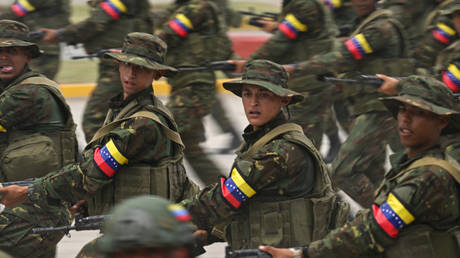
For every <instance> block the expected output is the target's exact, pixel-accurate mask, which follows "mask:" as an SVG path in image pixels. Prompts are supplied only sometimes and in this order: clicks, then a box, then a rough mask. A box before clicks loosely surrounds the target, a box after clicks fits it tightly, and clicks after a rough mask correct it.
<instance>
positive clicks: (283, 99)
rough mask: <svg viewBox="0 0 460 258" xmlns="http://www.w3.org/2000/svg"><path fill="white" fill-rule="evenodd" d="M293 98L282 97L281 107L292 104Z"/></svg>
mask: <svg viewBox="0 0 460 258" xmlns="http://www.w3.org/2000/svg"><path fill="white" fill-rule="evenodd" d="M291 99H292V97H281V107H285V106H287V105H288V104H289V102H291Z"/></svg>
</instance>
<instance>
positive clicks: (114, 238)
mask: <svg viewBox="0 0 460 258" xmlns="http://www.w3.org/2000/svg"><path fill="white" fill-rule="evenodd" d="M193 232H194V225H193V224H192V222H191V217H190V214H189V213H188V211H187V210H186V209H185V208H183V207H182V206H181V205H179V204H173V203H171V202H170V201H168V200H166V199H164V198H161V197H158V196H153V195H144V196H139V197H135V198H132V199H128V200H125V201H124V202H122V203H120V204H119V205H117V206H116V207H115V208H114V210H113V211H112V213H111V216H110V217H109V219H108V220H107V222H106V223H105V224H104V235H103V236H102V238H101V239H99V240H98V248H99V249H100V250H101V251H103V252H105V253H113V252H116V251H121V250H130V249H135V248H168V247H189V246H192V245H193V243H194V237H193Z"/></svg>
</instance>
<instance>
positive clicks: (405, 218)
mask: <svg viewBox="0 0 460 258" xmlns="http://www.w3.org/2000/svg"><path fill="white" fill-rule="evenodd" d="M372 212H373V215H374V219H375V221H376V222H377V224H378V225H379V226H380V228H382V229H383V231H385V233H387V234H388V236H390V237H392V238H395V237H397V236H398V234H399V232H400V231H401V230H402V229H403V228H404V227H405V226H407V225H409V224H410V223H412V222H413V221H414V220H415V217H414V216H413V215H412V214H411V213H410V211H409V210H407V209H406V207H405V206H404V205H403V203H402V202H401V201H400V200H399V199H398V198H397V197H396V195H394V194H393V193H390V194H389V195H388V197H387V200H386V202H384V203H382V205H380V206H377V205H376V204H373V205H372Z"/></svg>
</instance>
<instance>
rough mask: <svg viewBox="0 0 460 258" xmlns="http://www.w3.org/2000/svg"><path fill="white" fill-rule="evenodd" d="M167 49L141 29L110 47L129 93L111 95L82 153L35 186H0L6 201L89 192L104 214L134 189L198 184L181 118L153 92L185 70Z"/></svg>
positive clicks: (180, 195) (171, 190) (176, 194)
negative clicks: (186, 155) (168, 61)
mask: <svg viewBox="0 0 460 258" xmlns="http://www.w3.org/2000/svg"><path fill="white" fill-rule="evenodd" d="M165 54H166V44H165V43H164V42H163V41H162V40H161V39H159V38H158V37H156V36H154V35H151V34H147V33H140V32H133V33H129V34H128V35H127V36H126V37H125V41H124V44H123V48H122V51H121V52H120V53H108V54H106V56H107V57H108V58H111V59H113V60H114V61H116V62H117V63H118V66H119V72H120V80H121V82H122V84H123V93H121V94H120V95H118V96H116V97H114V98H112V99H111V101H110V103H109V104H110V106H111V109H110V110H109V112H108V114H107V119H106V121H105V123H104V126H103V127H102V128H101V129H99V130H98V131H97V132H96V134H95V136H94V139H93V140H92V141H91V142H90V143H89V144H88V145H87V146H86V148H85V149H84V151H83V159H82V161H81V162H79V163H73V164H70V165H68V166H65V167H63V168H62V169H61V170H59V171H58V173H56V174H55V175H53V176H48V177H43V178H39V179H36V180H35V183H34V185H33V186H32V187H20V186H13V188H9V187H6V188H2V189H0V191H1V192H2V193H6V195H5V197H4V198H3V199H2V202H4V204H5V206H8V207H10V206H13V205H15V204H17V203H20V202H23V201H25V200H26V199H27V200H29V201H31V202H33V203H36V204H40V203H43V202H46V200H48V199H50V198H53V199H62V200H68V201H73V202H76V201H78V200H82V199H85V200H88V201H87V202H88V211H89V215H100V214H106V213H108V212H109V210H110V209H111V208H112V207H113V206H114V205H115V204H116V203H118V202H120V201H122V200H124V199H126V198H129V197H133V196H138V195H142V194H156V195H159V196H161V197H164V198H168V199H170V200H171V201H173V202H178V201H181V200H182V199H184V198H186V197H189V196H191V195H192V194H193V193H194V192H195V191H196V190H198V188H197V186H196V185H195V184H194V183H193V182H191V181H189V179H188V178H187V176H186V174H185V169H184V166H183V162H182V157H183V148H184V146H183V144H182V142H181V139H180V136H179V134H178V133H177V127H176V123H175V122H174V120H173V118H172V115H171V114H170V112H169V111H168V110H167V109H166V108H165V107H164V106H163V105H162V103H161V101H160V100H159V99H157V98H156V97H155V96H154V94H153V88H152V82H153V80H158V79H159V78H160V77H161V76H162V75H165V76H171V75H172V74H174V73H175V72H176V71H177V70H176V69H174V68H172V67H170V66H166V65H164V64H163V63H164V59H165ZM10 191H11V192H10ZM8 196H10V197H12V198H11V199H10V198H9V197H8Z"/></svg>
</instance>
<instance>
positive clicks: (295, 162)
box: [182, 60, 347, 249]
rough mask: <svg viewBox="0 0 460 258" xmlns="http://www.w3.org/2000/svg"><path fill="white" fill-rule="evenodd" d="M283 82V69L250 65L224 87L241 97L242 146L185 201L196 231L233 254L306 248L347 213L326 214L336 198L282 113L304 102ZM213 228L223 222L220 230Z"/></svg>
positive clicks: (314, 154)
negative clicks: (222, 171) (221, 173)
mask: <svg viewBox="0 0 460 258" xmlns="http://www.w3.org/2000/svg"><path fill="white" fill-rule="evenodd" d="M287 80H288V74H287V72H286V71H285V70H284V69H283V68H282V66H280V65H278V64H276V63H273V62H271V61H268V60H252V61H249V62H248V63H247V64H246V67H245V71H244V73H243V79H242V80H237V81H229V82H225V83H224V88H225V89H227V90H229V91H231V92H233V93H234V94H235V95H237V96H239V97H241V99H242V102H243V106H244V110H245V114H246V118H247V119H248V121H249V125H248V126H247V127H246V129H245V130H244V134H243V138H244V143H243V144H242V146H241V147H240V149H239V150H238V151H237V157H236V160H235V162H234V164H233V166H232V169H231V172H230V174H229V176H228V177H221V178H220V182H219V183H216V184H213V185H210V186H207V187H206V188H204V189H203V190H202V191H201V192H200V193H199V194H197V195H196V196H195V197H193V198H190V199H187V200H184V201H183V202H182V204H183V205H184V206H185V207H186V208H187V210H189V212H190V213H191V214H192V217H193V221H194V223H195V224H196V225H197V226H198V228H199V229H201V230H206V231H207V232H211V233H212V236H213V237H218V238H220V239H225V240H226V241H227V242H228V243H229V245H230V246H231V247H232V249H241V248H256V247H257V246H258V245H260V244H262V243H271V244H272V245H275V246H284V247H287V246H292V245H294V246H296V245H301V244H302V243H309V242H310V241H312V240H314V239H318V238H321V237H322V236H324V235H325V234H326V233H327V232H328V231H329V230H330V229H332V228H334V227H335V226H336V225H340V224H341V223H343V222H344V220H345V218H344V217H343V216H342V215H345V216H347V214H346V213H341V212H343V211H345V209H340V210H336V209H331V207H335V206H334V205H336V204H337V203H336V195H335V193H334V192H333V190H332V188H331V184H330V179H329V176H328V174H327V168H326V166H325V164H324V162H323V161H322V159H321V154H320V153H319V152H318V151H317V150H316V148H315V147H314V146H313V144H312V142H311V141H310V140H309V139H308V138H307V137H306V136H305V135H304V134H303V130H302V128H301V127H300V126H299V125H297V124H294V123H289V122H288V121H287V119H286V117H285V115H286V114H285V113H284V112H282V109H283V108H284V107H286V106H287V105H289V104H294V103H298V102H299V101H302V99H303V96H302V95H301V94H299V93H296V92H294V91H291V90H289V89H287ZM338 211H339V215H337V216H334V215H333V214H337V213H335V212H338ZM305 218H307V219H305ZM339 218H340V219H342V221H340V219H339ZM335 219H338V220H337V221H336V220H335ZM218 223H219V224H220V225H226V224H228V225H226V226H225V227H224V229H223V228H222V227H221V226H215V225H216V224H218ZM214 226H215V227H214ZM213 227H214V229H213ZM220 230H223V231H220ZM209 242H211V241H208V243H209Z"/></svg>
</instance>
